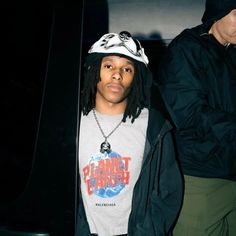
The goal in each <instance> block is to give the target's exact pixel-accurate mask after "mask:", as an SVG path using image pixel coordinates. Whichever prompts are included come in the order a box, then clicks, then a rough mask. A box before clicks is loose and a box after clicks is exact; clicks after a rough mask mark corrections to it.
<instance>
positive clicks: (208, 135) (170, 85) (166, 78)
mask: <svg viewBox="0 0 236 236" xmlns="http://www.w3.org/2000/svg"><path fill="white" fill-rule="evenodd" d="M209 28H210V25H209V22H206V23H205V24H202V25H199V26H197V27H195V28H192V29H186V30H184V31H183V32H182V33H181V34H180V35H178V36H177V37H176V38H175V39H174V40H173V41H172V42H171V44H170V45H169V48H168V53H167V55H166V57H165V59H164V60H163V61H162V64H161V66H160V67H159V68H160V70H159V84H160V88H161V92H162V95H163V98H164V100H165V103H166V105H167V107H168V110H169V112H170V114H171V117H172V119H173V122H174V124H175V126H176V139H177V145H178V150H179V159H180V161H181V165H182V168H183V172H184V174H187V175H191V176H199V177H216V178H225V179H230V180H236V48H235V46H233V45H229V46H222V45H221V44H219V43H218V42H217V41H216V40H215V38H213V36H211V35H209V34H208V33H207V32H208V30H209Z"/></svg>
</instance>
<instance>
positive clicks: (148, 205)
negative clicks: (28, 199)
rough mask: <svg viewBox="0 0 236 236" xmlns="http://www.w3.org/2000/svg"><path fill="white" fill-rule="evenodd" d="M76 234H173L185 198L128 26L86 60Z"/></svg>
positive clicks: (165, 129) (103, 40)
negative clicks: (183, 197) (151, 101)
mask: <svg viewBox="0 0 236 236" xmlns="http://www.w3.org/2000/svg"><path fill="white" fill-rule="evenodd" d="M84 77H85V78H84V88H83V91H82V96H81V97H82V115H81V123H80V136H79V177H80V178H79V186H80V193H79V212H78V219H77V222H78V224H77V226H78V227H77V236H80V235H81V236H88V235H99V236H112V235H129V236H157V235H170V232H171V229H172V227H173V225H174V222H175V220H176V218H177V214H178V211H179V209H180V205H181V199H182V179H181V175H180V172H179V168H178V165H177V163H176V159H175V150H174V146H173V140H172V135H171V126H170V124H169V122H168V121H167V120H165V119H164V118H163V116H162V115H161V113H160V112H159V111H157V110H156V108H154V107H153V106H152V105H151V104H150V92H151V90H150V88H151V85H152V75H151V73H150V71H149V69H148V58H147V56H146V55H145V53H144V49H143V48H142V47H141V45H140V43H139V41H138V40H136V39H133V38H132V37H131V35H130V33H128V32H121V33H120V34H116V33H109V34H106V35H104V36H102V37H101V38H100V39H99V40H98V41H97V42H96V43H95V44H94V45H93V46H92V47H91V49H90V50H89V53H88V56H87V58H86V62H85V76H84Z"/></svg>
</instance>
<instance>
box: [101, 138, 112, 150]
mask: <svg viewBox="0 0 236 236" xmlns="http://www.w3.org/2000/svg"><path fill="white" fill-rule="evenodd" d="M100 152H101V153H104V152H106V153H110V152H111V145H110V143H108V142H107V140H105V141H104V142H103V143H101V146H100Z"/></svg>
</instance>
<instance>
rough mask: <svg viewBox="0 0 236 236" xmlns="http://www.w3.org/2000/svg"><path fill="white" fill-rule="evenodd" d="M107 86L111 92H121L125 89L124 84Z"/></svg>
mask: <svg viewBox="0 0 236 236" xmlns="http://www.w3.org/2000/svg"><path fill="white" fill-rule="evenodd" d="M107 87H108V88H109V89H110V91H111V92H115V93H117V92H121V91H123V89H124V88H123V86H122V85H120V84H108V85H107Z"/></svg>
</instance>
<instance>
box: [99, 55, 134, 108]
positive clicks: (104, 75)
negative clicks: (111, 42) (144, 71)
mask: <svg viewBox="0 0 236 236" xmlns="http://www.w3.org/2000/svg"><path fill="white" fill-rule="evenodd" d="M134 70H135V69H134V64H133V62H132V61H130V60H128V59H127V58H124V57H119V56H106V57H104V58H103V59H102V63H101V70H100V78H101V80H100V81H99V82H98V84H97V94H96V104H98V103H99V105H100V106H101V105H102V104H104V105H107V104H108V105H116V104H119V105H124V108H125V106H126V100H127V96H128V94H129V91H130V88H131V84H132V81H133V79H134Z"/></svg>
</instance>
